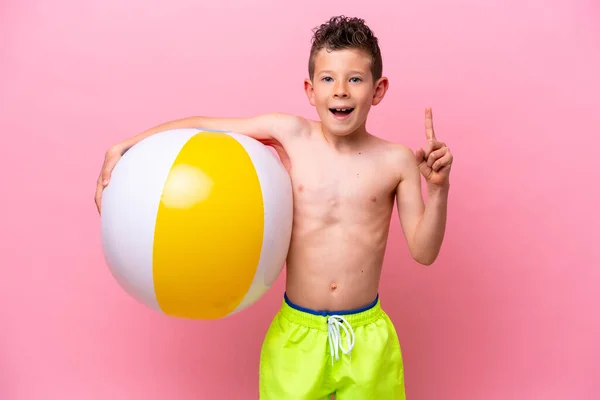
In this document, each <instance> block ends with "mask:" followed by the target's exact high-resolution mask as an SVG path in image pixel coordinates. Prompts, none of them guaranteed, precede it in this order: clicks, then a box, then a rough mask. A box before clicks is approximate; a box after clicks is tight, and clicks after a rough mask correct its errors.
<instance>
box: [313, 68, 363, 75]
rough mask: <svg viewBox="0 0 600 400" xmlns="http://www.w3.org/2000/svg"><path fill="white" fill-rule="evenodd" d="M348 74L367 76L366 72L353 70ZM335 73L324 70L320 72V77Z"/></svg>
mask: <svg viewBox="0 0 600 400" xmlns="http://www.w3.org/2000/svg"><path fill="white" fill-rule="evenodd" d="M348 72H349V73H350V74H358V75H364V74H365V72H364V71H359V70H351V71H348ZM333 73H334V71H331V70H329V69H326V70H323V71H319V74H318V75H321V74H333Z"/></svg>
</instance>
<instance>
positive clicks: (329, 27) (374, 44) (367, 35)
mask: <svg viewBox="0 0 600 400" xmlns="http://www.w3.org/2000/svg"><path fill="white" fill-rule="evenodd" d="M323 49H324V50H327V51H335V50H346V49H351V50H361V51H363V52H364V53H366V54H368V56H369V57H370V59H371V76H372V78H373V82H376V81H377V80H378V79H379V78H381V74H382V71H383V62H382V59H381V50H380V49H379V41H378V40H377V37H376V36H375V35H374V34H373V31H371V28H369V27H368V26H367V25H366V24H365V21H364V20H363V19H360V18H349V17H345V16H337V17H332V18H331V19H330V20H329V21H327V22H326V23H324V24H322V25H320V26H318V27H317V28H315V29H313V37H312V46H311V49H310V57H309V59H308V76H309V77H310V79H311V80H312V79H313V78H314V74H315V58H316V56H317V54H318V53H319V51H321V50H323Z"/></svg>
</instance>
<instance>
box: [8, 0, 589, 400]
mask: <svg viewBox="0 0 600 400" xmlns="http://www.w3.org/2000/svg"><path fill="white" fill-rule="evenodd" d="M286 3H287V2H286ZM286 3H284V2H282V1H276V0H255V1H241V0H239V1H232V0H218V1H215V2H214V3H213V4H212V5H210V6H209V5H207V4H209V2H208V1H191V0H187V1H181V0H173V1H168V2H161V1H155V0H150V1H149V0H144V1H140V0H137V1H133V0H129V1H126V2H123V1H116V0H102V1H100V0H95V1H85V2H80V1H75V0H73V1H65V0H53V1H49V0H46V1H33V0H30V1H17V0H4V1H3V2H2V3H1V5H0V37H1V38H2V40H1V42H0V43H1V47H0V60H1V62H0V68H1V69H2V72H1V74H0V88H1V90H0V132H1V135H2V156H1V157H0V171H1V176H2V181H3V182H2V183H3V184H2V189H1V190H2V196H1V198H0V202H1V207H0V213H1V214H0V217H1V221H2V224H1V227H0V234H1V237H2V241H1V243H2V251H1V252H0V266H1V268H2V279H1V280H0V296H1V297H0V300H1V301H0V318H1V329H0V399H3V400H4V399H6V400H13V399H61V400H67V399H94V400H95V399H114V400H118V399H128V400H132V399H163V398H168V399H209V398H210V399H212V398H223V399H255V398H257V397H258V396H257V377H258V355H259V351H260V345H261V342H262V338H263V335H264V333H265V331H266V329H267V326H268V324H269V322H270V319H271V317H272V315H273V314H274V312H275V311H276V309H277V307H278V306H279V304H280V301H281V295H282V289H283V278H284V276H282V277H281V278H280V279H279V281H278V283H277V285H276V287H275V288H273V290H271V291H270V292H269V293H268V294H267V295H266V296H265V297H264V298H262V299H261V300H260V301H259V303H258V304H256V305H255V306H254V307H253V308H251V309H249V310H247V311H246V312H244V313H242V314H240V315H237V316H234V317H232V318H229V319H226V320H222V321H216V322H199V321H181V320H173V319H168V318H165V317H161V316H160V315H157V314H156V313H153V312H151V311H149V310H147V309H146V308H144V307H142V306H140V305H139V304H137V303H136V302H134V301H132V300H131V299H130V298H129V297H127V296H126V295H125V294H124V292H123V291H122V290H121V289H120V288H119V287H118V286H117V285H116V283H115V281H114V280H113V278H112V277H111V276H110V274H109V272H108V269H107V268H106V266H105V264H104V260H103V257H102V253H101V249H100V238H99V218H98V215H97V213H96V210H95V208H94V204H93V195H94V187H95V182H96V178H97V175H98V172H99V169H100V166H101V163H102V160H103V156H104V151H105V150H106V149H107V148H108V146H110V145H111V144H113V143H116V142H117V141H120V140H122V139H124V138H126V137H130V136H132V135H134V134H136V133H138V132H139V131H141V130H143V129H146V128H148V127H150V126H153V125H155V124H157V123H160V122H164V121H167V120H170V119H175V118H179V117H183V116H188V115H192V114H206V115H235V116H249V115H253V114H256V113H261V112H267V111H285V112H295V113H300V114H302V115H305V116H308V117H315V116H316V113H315V112H314V110H313V109H312V108H311V107H310V106H309V104H308V102H307V100H306V98H305V95H304V93H303V91H302V80H303V79H304V77H305V76H306V62H307V61H306V60H307V56H308V49H309V45H310V43H309V39H310V34H311V28H313V27H314V26H315V25H317V24H320V23H321V22H323V21H325V20H326V19H327V18H329V17H330V16H331V15H335V14H341V13H344V14H347V15H357V16H361V17H364V18H365V19H366V20H367V22H368V23H369V24H370V25H371V27H372V28H373V29H374V30H375V33H376V34H377V35H378V36H379V38H380V42H381V45H382V48H383V52H384V72H385V74H386V75H387V76H388V77H389V78H390V80H391V87H390V91H389V92H388V95H387V98H386V99H385V100H384V102H383V103H382V104H381V105H380V106H378V107H376V108H375V109H374V110H373V114H372V117H371V122H370V124H369V128H370V129H371V130H372V131H373V132H376V133H378V134H380V135H382V136H384V137H386V138H388V139H393V140H396V141H401V142H404V143H406V144H408V145H410V146H411V147H413V148H416V147H417V146H420V145H422V144H423V143H424V140H425V136H424V131H423V109H424V108H425V107H426V106H428V105H431V106H432V107H433V109H434V123H435V126H436V132H437V136H438V138H439V139H440V140H443V141H445V142H446V143H447V144H448V145H449V146H450V147H451V149H452V150H453V153H454V155H455V160H456V163H455V166H454V169H453V176H452V183H453V186H452V191H451V197H450V205H449V207H450V212H449V221H448V234H447V239H446V241H445V244H444V247H443V251H442V253H441V256H440V258H439V260H438V262H437V263H436V264H435V265H434V266H432V267H429V268H425V267H419V266H418V265H417V264H415V263H414V262H412V261H411V260H410V258H409V256H408V253H407V249H406V246H405V244H404V239H403V238H402V236H401V231H400V229H399V224H398V222H397V219H396V214H394V220H393V224H392V233H391V236H390V241H389V243H390V245H389V251H388V254H387V259H386V264H385V268H384V275H383V283H382V288H381V294H382V300H383V302H384V303H383V304H384V307H385V308H386V309H387V311H388V313H389V314H390V316H391V317H392V319H393V320H394V322H395V323H396V326H397V329H398V333H399V336H400V339H401V343H402V347H403V352H404V358H405V362H406V383H407V393H408V396H409V399H410V400H420V399H485V400H495V399H542V398H543V399H545V400H553V399H597V398H598V396H600V383H598V382H599V381H598V376H599V375H598V374H599V372H598V371H599V367H598V360H599V357H600V344H599V343H600V342H599V341H598V337H600V311H599V307H598V306H599V304H600V291H599V290H598V287H599V284H600V250H599V248H600V246H599V245H598V233H597V230H598V224H599V223H600V220H599V217H598V205H599V204H600V197H599V192H600V191H599V189H598V172H599V170H600V168H599V167H598V158H599V157H598V143H597V137H598V133H599V132H600V129H599V128H600V112H599V111H598V104H599V100H598V99H599V97H598V93H600V83H599V79H598V71H600V28H599V27H600V25H599V24H598V21H599V20H600V7H599V6H598V5H597V2H595V1H592V0H588V1H583V0H579V1H573V0H563V1H548V0H545V1H544V0H535V1H534V0H519V1H517V0H512V1H506V0H503V1H500V0H496V1H490V0H487V1H485V2H483V1H480V0H462V1H442V0H422V1H419V2H416V1H414V2H394V3H395V4H396V5H392V2H391V1H389V2H388V1H386V2H384V1H369V2H367V3H363V2H359V1H345V2H334V3H335V5H333V4H331V2H323V1H321V0H316V1H300V2H293V3H287V4H286ZM284 4H285V5H284ZM269 14H271V16H269ZM238 346H239V347H238ZM236 347H237V348H236Z"/></svg>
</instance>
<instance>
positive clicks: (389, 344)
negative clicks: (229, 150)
mask: <svg viewBox="0 0 600 400" xmlns="http://www.w3.org/2000/svg"><path fill="white" fill-rule="evenodd" d="M304 87H305V91H306V95H307V97H308V100H309V102H310V104H311V105H313V106H314V107H315V108H316V111H317V113H318V116H319V121H312V120H307V119H304V118H301V117H298V116H294V115H289V114H284V113H270V114H263V115H258V116H254V117H250V118H219V117H206V116H199V117H189V118H184V119H180V120H176V121H172V122H167V123H164V124H161V125H158V126H156V127H154V128H152V129H149V130H147V131H145V132H142V133H140V134H139V135H137V136H135V137H133V138H131V139H129V140H125V141H123V142H122V143H119V144H117V145H115V146H114V147H112V148H111V149H109V150H108V152H107V153H106V158H105V161H104V165H103V167H102V171H101V173H100V177H99V179H98V185H97V192H96V205H97V207H98V210H99V211H100V204H101V203H100V200H101V194H102V190H103V188H104V187H105V186H106V185H107V184H108V180H109V178H110V173H111V171H112V169H113V167H114V166H115V164H116V163H117V161H118V160H119V158H120V157H121V156H122V154H123V153H124V152H125V151H126V150H127V149H128V148H130V147H131V146H133V145H134V144H136V143H137V142H139V141H140V140H142V139H144V138H146V137H148V136H150V135H152V134H154V133H157V132H161V131H165V130H169V129H176V128H191V127H194V128H201V129H218V130H229V131H234V132H238V133H241V134H245V135H248V136H250V137H252V138H255V139H257V140H259V141H261V142H262V143H264V144H265V145H269V146H272V147H273V148H274V149H275V150H276V151H277V153H278V154H279V156H280V158H281V160H282V162H283V164H284V165H285V167H286V168H287V170H288V172H289V174H290V177H291V181H292V184H293V194H294V220H293V233H292V240H291V244H290V250H289V254H288V257H287V281H286V288H285V294H284V299H283V300H282V306H281V309H280V311H279V312H278V313H277V314H276V315H275V317H274V319H273V321H272V323H271V325H270V328H269V330H268V332H267V335H266V337H265V340H264V343H263V346H262V352H261V357H260V394H261V399H277V400H289V399H310V400H315V399H328V398H330V397H331V395H332V394H335V396H336V398H337V399H341V400H343V399H377V400H386V399H404V398H405V389H404V371H403V363H402V355H401V350H400V345H399V343H398V337H397V335H396V331H395V329H394V326H393V324H392V322H391V321H390V319H389V317H388V316H387V314H386V313H385V312H384V311H383V309H382V308H381V305H380V299H379V295H378V293H379V292H378V288H379V280H380V273H381V267H382V263H383V257H384V251H385V248H386V243H387V239H388V229H389V224H390V219H391V214H392V211H393V207H394V201H396V205H397V208H398V214H399V218H400V224H401V227H402V231H403V233H404V235H405V238H406V241H407V244H408V247H409V249H410V253H411V255H412V257H413V258H414V259H415V260H416V261H417V262H419V263H421V264H424V265H430V264H432V263H433V262H434V261H435V259H436V258H437V256H438V253H439V251H440V247H441V245H442V240H443V237H444V231H445V225H446V208H447V198H448V191H449V186H450V184H449V174H450V168H451V164H452V159H453V158H452V155H451V153H450V150H449V149H448V148H447V147H446V146H445V144H444V143H441V142H439V141H438V140H437V139H436V136H435V134H434V131H433V124H432V115H431V110H430V109H426V111H425V137H424V148H423V149H418V150H417V151H416V152H415V153H413V152H412V151H411V150H410V149H409V148H407V147H406V146H404V145H401V144H395V143H390V142H388V141H385V140H382V139H380V138H378V137H376V136H374V135H372V134H370V133H369V132H367V129H366V120H367V116H368V114H369V110H370V108H371V107H372V106H374V105H377V104H379V103H380V102H381V101H382V100H383V98H384V95H385V93H386V91H387V89H388V79H387V78H385V77H384V76H382V62H381V55H380V50H379V47H378V44H377V39H376V38H375V37H374V36H373V33H372V32H371V30H370V29H369V28H368V27H367V26H366V25H365V24H364V22H363V21H362V20H360V19H356V18H345V17H335V18H332V19H331V20H330V21H328V22H327V23H326V24H323V25H321V26H320V27H319V28H318V29H317V30H315V34H314V37H313V47H312V50H311V54H310V59H309V78H308V79H306V80H305V84H304ZM421 175H423V177H424V178H425V181H426V185H427V187H426V189H427V199H426V202H424V201H423V198H422V196H421Z"/></svg>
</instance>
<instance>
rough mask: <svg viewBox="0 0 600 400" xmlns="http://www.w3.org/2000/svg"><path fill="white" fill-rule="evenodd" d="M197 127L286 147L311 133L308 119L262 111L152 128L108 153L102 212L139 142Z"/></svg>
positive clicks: (98, 187)
mask: <svg viewBox="0 0 600 400" xmlns="http://www.w3.org/2000/svg"><path fill="white" fill-rule="evenodd" d="M183 128H197V129H205V130H211V129H215V130H224V131H231V132H236V133H239V134H242V135H247V136H249V137H251V138H253V139H256V140H259V141H261V142H263V143H264V144H272V143H279V144H281V145H282V146H283V147H285V146H286V143H287V141H288V140H289V139H290V138H292V137H294V136H298V135H300V134H302V133H307V132H308V129H309V124H308V122H307V121H306V120H305V119H303V118H302V117H299V116H295V115H291V114H285V113H270V114H261V115H257V116H254V117H249V118H241V117H188V118H182V119H178V120H174V121H170V122H165V123H163V124H160V125H157V126H155V127H152V128H150V129H148V130H146V131H144V132H142V133H140V134H139V135H136V136H134V137H132V138H130V139H127V140H125V141H123V142H121V143H118V144H116V145H115V146H112V147H111V148H110V149H108V151H107V152H106V154H105V157H104V164H103V165H102V170H101V171H100V176H98V181H97V183H96V195H95V202H96V207H97V208H98V212H100V201H101V198H102V191H103V190H104V188H105V187H106V185H108V182H109V180H110V175H111V173H112V170H113V168H114V167H115V165H116V164H117V162H118V161H119V159H120V158H121V156H122V155H123V154H124V153H125V152H126V151H127V150H129V149H130V148H131V147H132V146H134V145H135V144H136V143H138V142H140V141H141V140H143V139H145V138H147V137H148V136H151V135H154V134H156V133H159V132H164V131H168V130H173V129H183Z"/></svg>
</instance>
